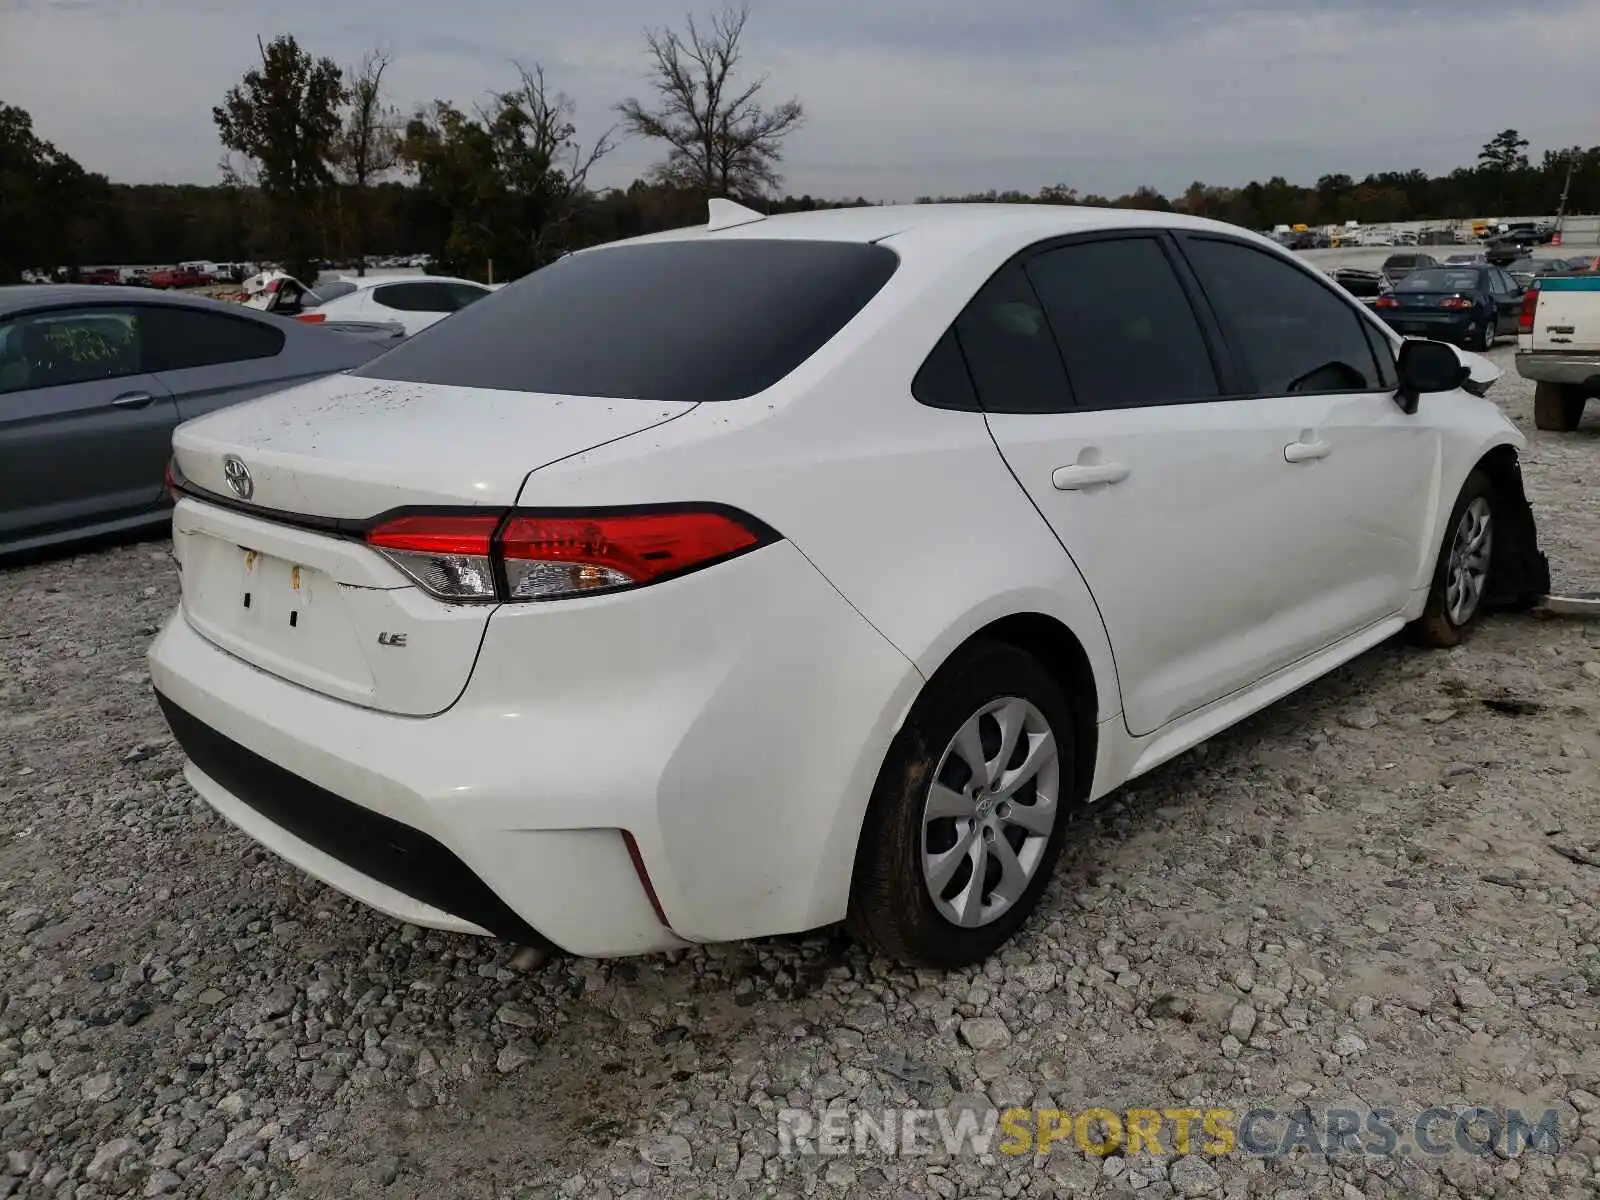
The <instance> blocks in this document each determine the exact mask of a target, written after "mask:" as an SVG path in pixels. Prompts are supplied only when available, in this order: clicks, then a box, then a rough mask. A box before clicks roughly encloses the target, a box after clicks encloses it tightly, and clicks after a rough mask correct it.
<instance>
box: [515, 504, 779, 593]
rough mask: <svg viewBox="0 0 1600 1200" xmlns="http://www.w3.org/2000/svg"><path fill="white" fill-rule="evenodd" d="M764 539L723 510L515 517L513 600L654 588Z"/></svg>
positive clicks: (525, 515)
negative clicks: (641, 586)
mask: <svg viewBox="0 0 1600 1200" xmlns="http://www.w3.org/2000/svg"><path fill="white" fill-rule="evenodd" d="M760 542H761V535H760V534H759V533H757V532H755V531H754V530H752V529H751V528H750V527H749V526H747V525H746V524H744V523H743V522H741V521H740V520H739V519H738V518H737V517H734V516H732V515H730V514H728V513H726V512H723V511H721V510H718V509H704V508H687V509H677V510H669V511H658V512H631V513H630V512H623V513H615V514H609V513H607V514H601V513H594V514H584V515H573V516H566V515H544V516H540V515H534V514H523V515H514V516H513V517H512V518H511V520H510V521H509V522H507V524H506V527H505V531H504V533H503V534H502V535H501V537H500V552H501V554H502V556H503V557H504V560H505V570H506V587H507V590H508V597H509V599H512V600H551V599H556V598H558V597H562V596H572V595H578V594H580V593H583V592H593V591H599V590H602V589H610V588H619V587H634V586H637V585H638V584H642V583H653V582H655V581H656V580H657V579H660V578H661V577H662V576H664V575H676V574H679V573H681V572H683V571H687V570H691V569H692V568H694V567H700V566H704V565H706V564H707V563H710V562H715V561H716V560H718V559H722V558H727V557H729V556H730V555H733V554H738V553H740V552H741V551H744V550H749V549H751V548H752V547H754V546H757V545H759V544H760Z"/></svg>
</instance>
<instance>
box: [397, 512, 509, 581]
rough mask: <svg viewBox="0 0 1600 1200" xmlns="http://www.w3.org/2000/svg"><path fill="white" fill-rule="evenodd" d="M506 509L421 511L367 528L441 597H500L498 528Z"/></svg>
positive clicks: (402, 567) (408, 571)
mask: <svg viewBox="0 0 1600 1200" xmlns="http://www.w3.org/2000/svg"><path fill="white" fill-rule="evenodd" d="M504 519H505V516H504V514H503V513H499V512H486V513H418V514H413V515H408V516H403V517H395V518H394V519H393V520H389V521H385V522H384V523H383V524H382V525H379V526H376V527H375V528H373V529H369V530H368V531H367V544H368V545H369V546H372V547H373V548H374V549H376V550H378V551H379V552H380V553H382V555H383V556H384V557H385V558H387V559H388V560H389V561H390V562H392V563H393V564H394V565H395V566H397V567H399V568H400V570H402V571H404V572H405V573H406V574H407V575H409V576H410V577H411V578H412V579H414V580H415V581H416V582H417V583H418V584H419V585H420V586H421V587H422V588H424V589H425V590H426V591H429V592H431V593H432V594H433V595H435V596H438V597H439V598H440V599H441V600H456V601H465V602H476V603H482V602H484V601H490V600H494V599H496V597H497V591H496V588H495V583H494V561H493V558H492V552H493V549H494V531H495V530H496V529H498V528H499V527H500V522H501V521H502V520H504Z"/></svg>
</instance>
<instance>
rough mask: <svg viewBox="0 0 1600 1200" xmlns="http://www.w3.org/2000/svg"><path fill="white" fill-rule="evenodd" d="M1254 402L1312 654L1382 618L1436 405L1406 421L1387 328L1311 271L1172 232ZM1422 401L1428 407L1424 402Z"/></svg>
mask: <svg viewBox="0 0 1600 1200" xmlns="http://www.w3.org/2000/svg"><path fill="white" fill-rule="evenodd" d="M1178 240H1179V244H1180V245H1181V246H1182V248H1183V252H1184V255H1185V257H1186V258H1187V259H1188V261H1189V263H1190V264H1191V266H1192V267H1193V270H1194V272H1195V275H1196V277H1197V279H1198V280H1199V283H1200V286H1201V288H1202V289H1203V290H1204V292H1205V295H1206V298H1207V301H1208V303H1209V306H1210V308H1211V310H1212V311H1213V312H1214V313H1215V314H1216V317H1217V320H1218V322H1219V323H1220V325H1221V327H1222V330H1223V334H1224V336H1225V338H1226V339H1227V342H1228V345H1229V348H1230V350H1231V354H1232V358H1233V360H1234V362H1235V364H1236V365H1237V367H1238V370H1239V376H1240V381H1241V386H1242V387H1243V388H1245V389H1246V390H1247V391H1248V392H1249V393H1250V394H1251V395H1252V396H1254V397H1257V399H1256V400H1254V401H1253V403H1257V404H1261V405H1264V406H1266V407H1267V409H1268V410H1269V411H1270V412H1271V413H1272V420H1273V422H1274V425H1275V427H1276V428H1278V429H1288V430H1293V431H1296V432H1295V433H1294V435H1293V436H1292V437H1291V438H1290V440H1289V441H1288V442H1286V443H1285V444H1284V446H1283V447H1282V448H1281V450H1280V459H1281V460H1285V461H1288V462H1290V463H1291V464H1292V465H1291V471H1292V473H1294V474H1295V475H1296V476H1297V478H1298V479H1299V481H1300V487H1299V489H1297V491H1296V492H1295V494H1294V502H1295V505H1296V516H1295V521H1296V524H1297V525H1298V527H1299V528H1298V533H1297V537H1298V541H1299V549H1298V550H1297V552H1296V553H1295V554H1294V555H1293V556H1292V559H1291V560H1289V561H1293V562H1294V564H1295V570H1296V571H1297V573H1298V574H1299V576H1300V581H1299V584H1298V585H1297V587H1296V588H1295V589H1293V590H1294V591H1295V592H1296V594H1297V602H1298V603H1299V604H1300V605H1302V606H1303V607H1302V608H1301V609H1300V610H1299V611H1291V610H1287V609H1286V610H1284V611H1282V612H1280V613H1279V614H1278V615H1277V616H1276V617H1275V618H1274V620H1275V621H1277V622H1280V623H1285V624H1288V625H1292V627H1293V632H1292V633H1291V634H1289V635H1287V637H1286V640H1287V642H1288V643H1290V644H1293V645H1295V646H1297V647H1298V648H1299V650H1300V652H1301V653H1311V652H1313V651H1315V650H1317V649H1319V648H1321V647H1323V646H1327V645H1330V644H1332V643H1333V642H1334V641H1336V640H1338V639H1339V638H1341V637H1344V636H1347V635H1349V634H1353V633H1355V632H1357V631H1359V630H1361V629H1363V628H1365V627H1367V626H1369V625H1372V624H1374V623H1376V622H1378V621H1381V620H1383V619H1385V618H1387V617H1391V616H1393V615H1394V614H1396V613H1398V612H1399V611H1400V610H1401V609H1402V608H1404V607H1405V605H1406V603H1407V601H1408V600H1409V599H1410V594H1411V590H1412V587H1413V586H1414V584H1415V582H1416V578H1417V574H1418V571H1419V567H1420V564H1421V563H1422V562H1423V561H1425V559H1426V556H1427V552H1428V547H1427V545H1426V538H1427V536H1428V534H1427V531H1428V529H1429V528H1430V524H1431V513H1432V504H1433V500H1434V492H1435V489H1436V488H1437V472H1438V462H1439V456H1440V434H1439V430H1438V427H1437V423H1436V418H1437V415H1438V413H1437V407H1438V405H1439V404H1446V403H1448V402H1449V398H1448V397H1446V396H1434V397H1425V398H1424V401H1425V403H1424V411H1423V412H1422V413H1421V414H1420V415H1417V414H1413V415H1407V414H1406V413H1405V412H1403V411H1402V410H1401V408H1400V406H1399V405H1398V404H1397V403H1396V402H1395V389H1396V386H1397V382H1398V381H1397V379H1396V375H1395V366H1394V358H1393V351H1392V349H1391V345H1390V342H1389V339H1388V336H1387V334H1385V333H1384V332H1383V331H1381V330H1380V328H1379V327H1378V326H1377V324H1376V323H1375V322H1374V320H1373V319H1372V318H1371V317H1370V316H1369V315H1368V314H1367V313H1365V312H1362V311H1361V310H1360V309H1359V308H1358V307H1357V306H1356V305H1355V304H1352V303H1351V302H1350V301H1349V300H1348V299H1347V298H1346V297H1344V296H1342V295H1341V294H1340V293H1339V291H1338V290H1337V289H1336V288H1334V287H1332V286H1330V285H1328V284H1327V283H1325V282H1323V280H1322V278H1321V277H1320V276H1318V275H1317V274H1316V273H1315V272H1312V271H1307V270H1305V269H1303V268H1302V267H1300V265H1299V264H1297V263H1295V262H1293V261H1289V260H1285V259H1284V258H1283V257H1281V256H1279V255H1277V254H1274V253H1272V252H1270V251H1268V250H1265V249H1261V248H1258V247H1256V246H1254V245H1251V244H1248V243H1245V242H1242V241H1239V240H1236V239H1232V238H1228V237H1226V236H1216V235H1209V234H1207V235H1200V234H1185V235H1182V236H1181V237H1180V238H1179V239H1178ZM1429 402H1431V403H1429Z"/></svg>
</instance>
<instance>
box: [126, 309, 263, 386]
mask: <svg viewBox="0 0 1600 1200" xmlns="http://www.w3.org/2000/svg"><path fill="white" fill-rule="evenodd" d="M140 317H141V326H142V328H143V330H144V343H145V364H146V369H147V370H151V371H183V370H188V369H189V368H191V367H214V366H216V365H217V364H219V363H230V362H247V361H249V360H250V359H255V358H271V357H272V356H273V355H275V354H277V353H278V352H279V351H280V350H282V349H283V343H284V333H283V330H281V329H275V328H273V327H272V326H271V325H268V324H266V323H265V322H262V321H252V320H251V319H250V318H249V317H234V316H229V315H227V314H225V313H212V312H204V311H202V310H199V309H193V308H178V307H171V308H168V307H166V306H162V307H160V308H157V307H154V306H152V307H149V308H146V309H144V310H143V311H142V312H141V314H140Z"/></svg>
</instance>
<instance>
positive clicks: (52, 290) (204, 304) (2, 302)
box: [0, 283, 238, 315]
mask: <svg viewBox="0 0 1600 1200" xmlns="http://www.w3.org/2000/svg"><path fill="white" fill-rule="evenodd" d="M85 303H89V304H170V305H174V306H176V307H180V308H217V307H219V306H220V307H222V308H227V309H233V308H237V307H238V306H237V305H234V304H228V303H226V302H224V301H222V300H215V299H213V298H211V297H210V296H195V295H188V294H185V293H183V292H163V291H157V290H155V289H153V288H143V287H118V286H116V285H114V284H112V285H107V284H95V283H19V284H13V285H10V286H8V287H0V315H4V314H7V313H14V312H22V311H25V310H27V309H32V308H53V307H56V306H59V305H64V304H85Z"/></svg>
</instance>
